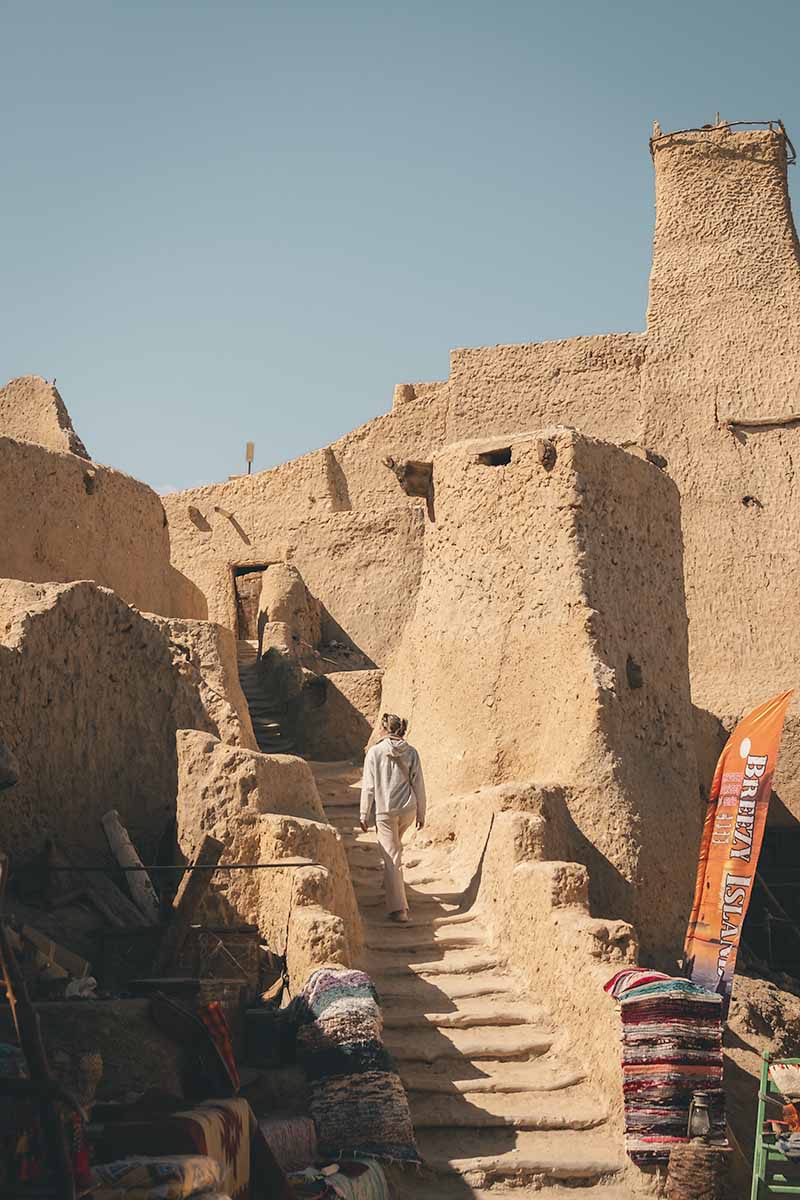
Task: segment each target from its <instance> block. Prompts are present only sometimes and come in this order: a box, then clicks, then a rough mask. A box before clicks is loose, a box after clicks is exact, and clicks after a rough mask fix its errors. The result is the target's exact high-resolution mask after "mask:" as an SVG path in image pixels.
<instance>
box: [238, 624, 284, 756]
mask: <svg viewBox="0 0 800 1200" xmlns="http://www.w3.org/2000/svg"><path fill="white" fill-rule="evenodd" d="M236 658H237V662H238V666H239V682H240V684H241V685H242V691H243V692H244V697H245V700H246V701H247V707H248V708H249V709H250V717H251V719H252V722H253V732H254V733H255V735H256V742H257V744H258V748H259V750H260V751H261V752H262V753H263V754H296V753H297V751H296V749H295V741H294V738H293V736H292V734H291V731H290V729H289V720H288V713H287V710H286V705H285V704H281V703H280V702H277V701H276V700H275V699H274V698H272V697H271V696H270V695H269V694H268V691H267V689H266V688H265V686H264V680H263V676H262V673H261V672H260V671H259V668H258V643H257V642H250V641H244V640H242V639H241V638H240V639H239V641H238V642H237V644H236Z"/></svg>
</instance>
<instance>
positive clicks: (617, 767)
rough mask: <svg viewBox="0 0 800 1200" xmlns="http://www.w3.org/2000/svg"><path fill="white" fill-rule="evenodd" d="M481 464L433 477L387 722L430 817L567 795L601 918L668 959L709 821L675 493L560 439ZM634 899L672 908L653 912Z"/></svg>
mask: <svg viewBox="0 0 800 1200" xmlns="http://www.w3.org/2000/svg"><path fill="white" fill-rule="evenodd" d="M543 443H549V445H550V447H551V448H552V451H553V452H554V454H555V461H554V463H553V465H552V466H551V467H550V469H548V468H547V467H546V466H545V465H543V463H542V462H541V461H540V457H541V447H542V445H543ZM485 445H486V443H481V442H480V441H476V442H474V443H467V444H464V445H461V446H456V447H451V448H449V449H447V450H445V451H442V452H441V453H440V454H439V455H438V456H437V457H436V458H435V460H434V482H435V491H436V522H435V523H429V524H428V525H427V527H426V535H425V553H424V559H423V573H422V582H421V587H420V592H419V596H418V600H417V606H416V610H415V613H414V616H413V617H412V619H411V621H410V622H409V625H408V626H407V627H406V630H405V633H404V636H403V640H402V643H401V645H400V647H399V649H398V652H397V654H396V655H395V657H394V659H393V661H392V664H391V665H390V667H389V668H388V669H387V673H386V677H385V680H384V692H383V701H382V707H383V708H384V709H387V710H391V711H395V712H400V713H403V714H405V715H408V716H409V717H410V721H411V731H410V737H411V740H412V742H414V744H415V745H417V746H418V748H419V750H420V752H421V754H422V759H423V764H424V767H425V770H426V776H427V779H428V783H429V789H430V791H431V794H432V799H431V804H432V807H433V806H434V805H435V803H436V800H437V797H445V796H447V795H448V794H452V793H454V792H460V791H464V790H467V789H469V788H474V787H478V786H480V785H484V786H485V785H487V784H496V783H503V782H509V781H514V780H528V779H536V780H537V781H540V782H548V781H552V782H554V783H557V784H559V785H561V786H563V787H564V788H565V791H566V794H567V797H568V799H567V805H568V810H569V813H570V817H571V820H572V822H573V823H574V835H573V836H574V840H575V844H576V846H577V847H578V853H579V855H580V857H582V858H583V859H584V860H585V861H587V862H588V864H589V866H590V868H591V872H592V887H593V894H592V899H593V904H594V905H595V911H597V912H602V913H604V914H607V915H609V916H614V917H624V918H626V919H630V920H633V921H634V923H635V924H636V927H637V929H638V930H639V933H640V935H641V937H642V942H643V946H644V952H645V953H646V954H650V955H652V954H657V955H661V956H664V955H669V954H670V953H671V954H675V953H677V951H678V949H679V946H680V941H681V937H682V933H683V932H684V929H685V920H686V912H687V910H688V906H689V904H690V901H691V891H692V885H693V877H692V876H693V871H692V867H691V866H690V865H687V864H692V863H693V862H694V861H695V857H696V846H697V838H698V836H699V830H700V818H701V805H700V800H699V794H698V784H697V778H696V769H695V759H694V745H693V726H692V713H691V706H690V700H689V682H688V672H687V664H686V620H685V613H684V608H683V587H682V575H681V558H680V529H679V519H678V500H677V493H676V490H675V487H674V485H673V484H672V483H671V481H670V480H669V479H667V478H666V477H665V476H664V475H663V474H662V473H661V472H660V471H659V470H658V469H657V468H655V467H653V466H651V465H650V464H649V463H646V462H643V461H642V460H641V459H639V458H636V457H634V456H632V455H629V454H625V453H624V452H623V451H621V450H619V449H618V448H616V447H613V446H608V445H605V444H602V443H599V442H596V441H593V440H592V439H588V438H585V437H583V436H581V435H578V434H576V433H574V432H573V431H569V430H550V431H545V432H544V433H543V434H540V435H537V436H533V435H531V436H530V437H528V438H523V439H519V440H517V441H512V445H511V462H510V463H509V464H508V465H505V466H487V465H484V464H483V463H482V462H481V461H480V457H479V456H480V454H481V453H482V451H483V450H484V448H485ZM491 445H496V441H495V442H492V443H491ZM634 513H636V514H637V520H636V521H634V520H633V519H632V516H633V514H634ZM629 660H630V661H629ZM634 667H635V668H636V670H638V672H639V676H640V678H637V676H636V673H635V671H634ZM629 674H630V675H631V677H632V678H633V680H634V682H635V683H638V682H641V686H631V683H630V682H629ZM665 838H668V839H669V844H671V845H672V846H673V848H674V858H673V857H672V856H671V857H670V860H669V861H666V860H665V859H664V857H663V855H662V853H661V849H662V847H663V845H664V844H665V842H664V839H665ZM643 880H646V881H647V889H648V891H649V888H650V887H651V886H652V887H654V888H655V889H656V893H657V894H659V895H666V896H668V897H669V900H668V901H666V900H665V901H664V902H663V903H660V904H659V908H658V911H657V912H656V911H654V909H653V906H652V904H651V903H648V901H647V899H646V896H647V892H645V890H644V889H641V888H640V887H639V884H640V883H641V882H642V881H643Z"/></svg>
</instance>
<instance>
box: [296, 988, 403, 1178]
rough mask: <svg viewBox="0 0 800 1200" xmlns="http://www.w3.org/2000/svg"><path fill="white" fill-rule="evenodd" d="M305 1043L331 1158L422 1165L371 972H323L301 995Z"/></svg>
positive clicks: (321, 1132)
mask: <svg viewBox="0 0 800 1200" xmlns="http://www.w3.org/2000/svg"><path fill="white" fill-rule="evenodd" d="M297 1019H298V1021H299V1024H300V1028H299V1031H298V1036H297V1041H298V1050H299V1053H300V1058H301V1062H302V1063H303V1066H304V1067H305V1070H306V1074H307V1076H308V1080H309V1084H310V1087H311V1115H312V1116H313V1118H314V1121H315V1122H316V1126H317V1133H318V1136H319V1151H320V1154H322V1155H323V1156H330V1157H332V1158H346V1157H350V1156H359V1155H364V1156H368V1157H372V1158H379V1159H386V1160H387V1161H396V1162H411V1163H418V1162H419V1161H420V1157H419V1151H418V1150H417V1147H416V1143H415V1141H414V1129H413V1126H412V1124H411V1114H410V1113H409V1109H408V1098H407V1096H406V1093H405V1089H404V1088H403V1085H402V1083H401V1082H400V1077H399V1075H398V1074H397V1071H396V1069H395V1065H394V1062H393V1060H392V1058H391V1056H390V1055H389V1054H388V1053H387V1051H386V1049H385V1048H384V1045H383V1041H382V1037H381V1034H382V1032H383V1022H382V1017H381V1010H380V1005H379V1003H378V995H377V992H376V991H375V988H374V987H373V984H372V981H371V979H370V978H369V976H368V975H365V974H364V972H363V971H353V970H350V969H348V968H344V967H341V968H323V969H321V970H319V971H315V972H314V973H313V975H312V976H311V977H310V979H309V980H308V983H307V984H306V986H305V988H304V990H303V993H302V995H301V996H300V997H298V1002H297Z"/></svg>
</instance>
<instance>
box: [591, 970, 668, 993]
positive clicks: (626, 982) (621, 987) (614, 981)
mask: <svg viewBox="0 0 800 1200" xmlns="http://www.w3.org/2000/svg"><path fill="white" fill-rule="evenodd" d="M660 979H669V975H664V974H662V972H661V971H647V970H645V969H643V968H642V967H626V968H625V969H624V970H623V971H617V973H616V975H613V976H612V977H611V979H609V981H608V983H606V984H604V985H603V991H604V992H608V994H609V996H613V997H614V999H615V1000H621V999H622V997H623V996H624V995H625V993H626V992H629V991H630V990H631V989H632V988H636V987H640V986H641V985H642V984H644V983H655V982H656V981H657V980H660Z"/></svg>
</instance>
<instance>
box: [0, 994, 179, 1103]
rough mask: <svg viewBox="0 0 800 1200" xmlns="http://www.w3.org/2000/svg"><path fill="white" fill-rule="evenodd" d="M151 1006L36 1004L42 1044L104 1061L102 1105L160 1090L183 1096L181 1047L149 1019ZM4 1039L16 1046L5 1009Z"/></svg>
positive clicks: (0, 1017)
mask: <svg viewBox="0 0 800 1200" xmlns="http://www.w3.org/2000/svg"><path fill="white" fill-rule="evenodd" d="M149 1007H150V1001H149V1000H100V1001H94V1000H93V1001H87V1002H77V1003H76V1002H75V1001H74V1000H66V1001H62V1002H57V1003H51V1004H37V1005H36V1011H37V1012H38V1014H39V1020H40V1022H41V1028H42V1038H43V1040H44V1044H45V1049H46V1050H47V1052H48V1054H49V1055H53V1054H56V1053H57V1052H59V1051H65V1050H66V1051H67V1052H68V1053H71V1054H74V1053H75V1050H76V1047H80V1049H81V1051H82V1052H84V1053H87V1054H92V1053H94V1052H96V1051H99V1052H100V1054H101V1056H102V1059H103V1076H102V1078H101V1080H100V1083H99V1085H98V1089H97V1095H98V1099H101V1100H103V1099H106V1100H119V1098H120V1097H121V1096H125V1095H128V1094H129V1093H130V1092H144V1091H146V1090H147V1089H148V1088H158V1089H160V1090H163V1091H164V1092H167V1093H168V1094H169V1095H172V1096H182V1095H183V1086H182V1082H181V1076H182V1069H183V1061H182V1059H183V1054H182V1051H181V1048H180V1046H178V1045H177V1043H176V1042H174V1041H173V1040H172V1038H169V1037H167V1035H166V1034H164V1033H161V1032H160V1030H159V1029H158V1028H157V1027H156V1026H155V1025H154V1023H153V1022H152V1021H151V1019H150V1015H149ZM0 1036H2V1039H3V1041H4V1042H15V1041H16V1035H15V1031H14V1024H13V1021H12V1020H11V1016H10V1012H9V1010H8V1009H7V1008H6V1007H5V1006H3V1008H2V1009H0Z"/></svg>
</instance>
